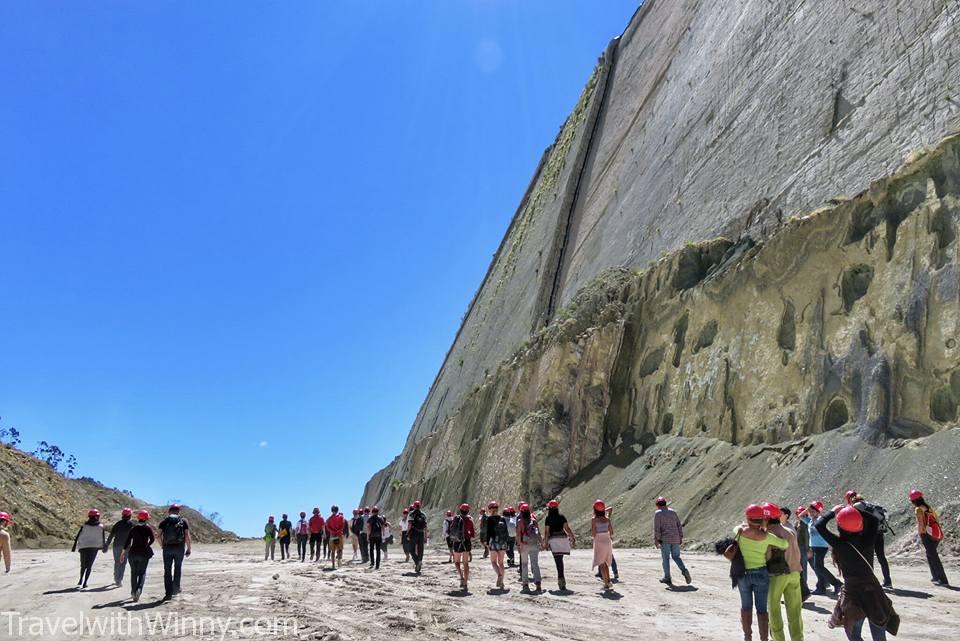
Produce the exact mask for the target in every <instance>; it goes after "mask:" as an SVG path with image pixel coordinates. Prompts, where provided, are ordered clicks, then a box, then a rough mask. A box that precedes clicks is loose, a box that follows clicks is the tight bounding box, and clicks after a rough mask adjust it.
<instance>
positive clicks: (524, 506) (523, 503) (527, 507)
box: [520, 501, 530, 512]
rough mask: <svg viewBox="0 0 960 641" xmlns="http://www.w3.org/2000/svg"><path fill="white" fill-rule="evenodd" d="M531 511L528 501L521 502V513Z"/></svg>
mask: <svg viewBox="0 0 960 641" xmlns="http://www.w3.org/2000/svg"><path fill="white" fill-rule="evenodd" d="M529 509H530V504H529V503H527V502H526V501H520V511H521V512H524V511H526V510H529Z"/></svg>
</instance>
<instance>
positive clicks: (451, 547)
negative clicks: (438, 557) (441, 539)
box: [447, 536, 453, 550]
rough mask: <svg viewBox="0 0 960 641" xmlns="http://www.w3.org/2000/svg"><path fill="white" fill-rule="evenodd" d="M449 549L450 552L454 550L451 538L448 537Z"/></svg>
mask: <svg viewBox="0 0 960 641" xmlns="http://www.w3.org/2000/svg"><path fill="white" fill-rule="evenodd" d="M447 549H448V550H452V549H453V541H452V540H451V539H450V537H449V536H448V537H447Z"/></svg>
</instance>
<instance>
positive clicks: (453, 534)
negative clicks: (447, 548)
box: [447, 516, 465, 543]
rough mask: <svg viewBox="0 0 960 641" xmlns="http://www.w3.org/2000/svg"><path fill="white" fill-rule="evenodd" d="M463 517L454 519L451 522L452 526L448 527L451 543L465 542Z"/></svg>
mask: <svg viewBox="0 0 960 641" xmlns="http://www.w3.org/2000/svg"><path fill="white" fill-rule="evenodd" d="M463 525H464V522H463V517H462V516H458V517H456V518H455V519H453V521H451V522H450V527H449V528H448V529H447V537H448V538H449V539H450V542H451V543H463V540H464V538H465V537H464V533H463V529H464V528H463Z"/></svg>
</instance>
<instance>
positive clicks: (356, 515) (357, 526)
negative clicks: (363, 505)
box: [350, 508, 363, 563]
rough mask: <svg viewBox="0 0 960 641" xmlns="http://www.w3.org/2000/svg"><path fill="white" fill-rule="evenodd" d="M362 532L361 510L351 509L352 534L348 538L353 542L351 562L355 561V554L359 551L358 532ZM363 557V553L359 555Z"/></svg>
mask: <svg viewBox="0 0 960 641" xmlns="http://www.w3.org/2000/svg"><path fill="white" fill-rule="evenodd" d="M361 532H363V510H362V509H360V508H357V509H355V510H354V511H353V518H352V519H350V533H351V534H352V535H353V536H351V537H350V540H351V541H352V542H353V559H352V560H351V561H352V562H353V563H356V562H357V560H358V559H357V554H358V553H359V552H360V533H361ZM360 559H361V560H362V559H363V555H361V556H360Z"/></svg>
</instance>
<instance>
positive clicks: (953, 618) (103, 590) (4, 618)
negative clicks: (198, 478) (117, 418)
mask: <svg viewBox="0 0 960 641" xmlns="http://www.w3.org/2000/svg"><path fill="white" fill-rule="evenodd" d="M278 555H279V550H278ZM351 556H352V554H351V553H349V552H348V555H347V559H349V558H350V557H351ZM480 556H481V555H480V554H477V555H476V561H475V563H474V564H473V566H472V569H473V577H472V581H471V586H470V594H469V595H464V594H463V593H461V592H460V591H459V588H458V582H457V579H456V576H455V574H454V570H453V566H451V565H446V564H444V563H443V561H444V560H445V553H441V552H440V551H438V550H433V551H430V552H429V553H428V558H427V561H426V562H425V564H424V571H423V574H422V575H421V576H419V577H417V576H415V575H414V574H413V573H412V566H411V565H410V564H406V563H403V562H402V558H403V557H402V553H401V552H400V551H399V549H398V546H393V548H392V549H391V555H390V559H389V560H387V561H385V562H384V563H383V565H382V567H381V569H380V571H374V570H369V569H367V568H366V567H363V566H361V565H360V564H352V563H345V564H344V566H343V568H342V569H339V570H337V571H333V572H331V571H329V570H326V569H324V568H323V567H321V566H319V565H317V564H314V563H310V562H307V563H300V562H299V561H292V562H289V561H288V562H280V561H274V562H264V561H263V560H262V551H261V544H260V543H259V542H256V541H254V542H243V543H233V544H218V545H198V546H196V547H195V549H194V554H193V556H192V557H191V558H189V559H188V560H187V561H186V563H185V564H184V578H183V594H181V595H180V596H179V597H177V598H176V599H174V600H173V601H171V602H169V603H163V602H160V601H159V598H160V597H161V596H162V594H163V576H162V574H163V569H162V563H161V561H160V557H159V555H158V556H155V557H154V559H153V560H152V561H151V565H150V568H149V570H148V573H147V584H146V589H145V592H144V595H143V597H142V598H141V600H140V602H139V603H136V604H134V603H132V602H131V601H130V600H129V598H128V597H129V595H128V592H127V590H128V588H127V587H126V586H127V585H128V583H127V584H125V586H124V587H123V588H113V587H112V586H111V585H110V583H111V580H112V565H113V562H112V558H110V557H109V555H101V556H100V557H99V558H98V560H97V564H96V566H95V568H94V573H93V576H92V578H91V582H90V585H91V589H90V590H88V591H84V592H77V591H75V589H74V588H73V587H72V586H73V585H74V583H75V580H76V573H77V570H78V558H77V555H76V554H71V553H69V552H66V551H62V550H43V551H38V550H19V551H17V553H16V555H15V557H14V563H15V565H14V569H13V571H12V572H11V573H10V574H7V575H0V639H4V638H14V639H17V638H37V639H44V640H47V639H128V638H140V637H146V638H155V639H245V638H252V639H256V638H271V639H323V640H343V641H346V640H358V641H359V640H365V639H391V640H392V641H405V640H407V639H417V640H418V641H419V640H424V639H453V638H468V639H469V638H477V639H484V641H493V640H496V639H517V638H524V639H544V640H547V639H549V640H550V641H558V640H561V639H575V640H584V639H601V638H610V637H612V638H618V639H645V640H649V639H697V640H704V641H734V640H736V639H739V638H740V636H739V635H738V627H739V618H738V613H737V611H738V608H739V605H738V599H737V595H736V593H735V592H734V591H733V590H731V588H730V584H729V579H728V578H727V564H726V562H725V561H724V560H723V559H722V558H719V557H716V556H706V555H701V554H692V553H688V554H685V557H686V560H687V563H688V566H689V567H690V570H691V572H692V573H693V579H694V580H693V584H692V585H691V586H685V585H684V586H681V587H678V588H676V589H674V590H668V589H665V587H664V586H663V585H661V584H660V583H658V582H657V579H658V578H659V576H660V573H661V570H660V557H659V553H658V552H656V551H655V550H651V549H630V550H626V549H622V550H617V552H616V556H617V561H618V564H619V569H620V581H619V582H618V583H617V584H616V585H615V588H616V589H615V590H614V591H613V592H610V593H607V594H605V593H604V592H603V590H602V589H601V585H600V583H599V581H598V580H597V579H595V578H593V575H592V573H591V571H590V562H591V560H592V557H591V555H590V553H589V552H588V551H585V550H577V551H575V552H574V554H573V556H572V557H570V558H568V563H567V582H568V588H569V592H567V593H561V592H558V591H557V589H556V580H555V577H556V574H555V568H554V565H553V559H552V557H550V556H549V555H541V567H542V569H543V572H544V583H543V587H544V592H543V593H542V594H524V593H521V590H520V585H519V583H518V582H517V581H516V579H515V577H516V576H517V575H516V573H515V571H513V573H510V574H508V578H510V579H512V580H510V581H508V583H507V590H505V591H503V592H499V591H496V590H494V589H492V588H493V586H494V580H495V579H494V573H493V570H492V568H491V567H490V565H489V563H488V562H487V561H485V560H483V559H481V558H480ZM892 572H893V579H894V583H895V585H896V587H897V589H896V591H895V592H894V593H893V594H892V598H893V601H894V604H895V606H896V608H897V610H898V611H899V613H900V615H901V617H902V619H903V625H902V627H901V633H900V636H899V637H897V639H903V640H909V639H918V640H919V639H930V638H937V639H952V638H956V635H957V629H958V625H960V590H958V589H957V588H953V589H946V588H940V587H935V586H933V585H932V584H931V583H930V581H929V578H928V574H927V570H926V567H925V565H922V564H920V563H918V562H910V563H906V562H900V563H895V564H894V566H893V570H892ZM948 574H950V575H951V576H952V577H955V581H957V582H960V566H958V564H957V562H956V561H953V560H952V561H951V562H950V563H949V565H948ZM675 578H679V574H678V573H676V572H675ZM681 582H682V580H681ZM832 606H833V601H832V600H831V599H829V598H824V597H813V598H811V600H810V601H808V602H807V603H806V605H805V611H804V625H805V627H806V634H805V639H807V640H818V639H843V638H844V635H843V633H842V632H841V631H839V630H830V629H828V628H827V625H826V621H827V619H828V616H829V611H830V609H832ZM11 612H17V613H19V614H16V615H13V614H10V613H11ZM275 617H276V618H277V620H274V618H275ZM241 619H246V621H245V622H243V623H241ZM39 626H43V627H42V629H41V628H40V627H39ZM57 626H59V627H57ZM754 638H757V637H756V636H755V637H754ZM868 638H869V636H868Z"/></svg>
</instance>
